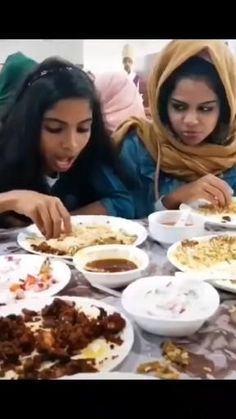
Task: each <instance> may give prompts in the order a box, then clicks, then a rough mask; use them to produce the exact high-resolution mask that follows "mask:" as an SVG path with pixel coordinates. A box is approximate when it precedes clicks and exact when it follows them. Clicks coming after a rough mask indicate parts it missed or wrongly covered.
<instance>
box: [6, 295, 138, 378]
mask: <svg viewBox="0 0 236 419" xmlns="http://www.w3.org/2000/svg"><path fill="white" fill-rule="evenodd" d="M57 298H58V297H57ZM59 298H60V299H62V300H65V301H74V302H75V303H76V307H78V308H79V309H81V310H83V311H84V312H85V313H86V314H87V315H91V316H96V315H97V314H99V311H98V309H97V308H96V307H98V308H103V309H104V310H106V312H107V313H108V314H112V313H114V312H119V311H118V310H116V309H115V308H114V307H112V306H110V305H108V304H106V303H103V302H102V301H98V300H95V299H92V298H84V297H59ZM53 300H54V298H43V299H39V298H37V299H35V300H25V301H24V302H21V303H19V304H14V305H11V306H10V305H8V306H5V307H0V316H7V315H9V314H20V313H21V310H22V309H23V308H27V309H29V310H34V311H39V310H41V309H42V308H43V307H45V306H46V305H48V304H51V303H52V302H53ZM120 314H121V315H122V317H123V318H124V319H125V321H126V326H125V328H124V329H123V331H122V332H121V333H120V337H121V339H122V340H123V343H122V344H121V345H115V344H114V349H113V350H111V349H110V347H109V344H105V346H104V342H105V340H104V339H97V340H96V341H95V342H94V343H93V347H94V345H99V344H101V343H102V347H103V348H105V349H106V350H103V354H101V355H100V356H98V357H97V362H102V363H101V364H99V372H107V371H110V370H113V369H114V368H116V367H117V366H118V365H119V364H120V363H121V362H122V361H123V360H124V359H125V358H126V356H127V355H128V353H129V352H130V350H131V348H132V346H133V342H134V331H133V327H132V324H131V322H130V321H129V320H128V319H127V318H126V317H125V316H124V315H123V313H120ZM100 346H101V345H100ZM90 356H91V355H90ZM114 357H115V358H114ZM105 358H107V359H105ZM68 378H69V377H68ZM70 378H71V377H70ZM73 378H74V379H76V378H80V374H74V375H73Z"/></svg>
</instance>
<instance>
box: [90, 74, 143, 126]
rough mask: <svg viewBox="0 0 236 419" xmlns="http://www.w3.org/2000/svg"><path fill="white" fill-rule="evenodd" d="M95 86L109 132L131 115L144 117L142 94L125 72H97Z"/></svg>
mask: <svg viewBox="0 0 236 419" xmlns="http://www.w3.org/2000/svg"><path fill="white" fill-rule="evenodd" d="M95 86H96V88H97V91H98V93H99V96H100V100H101V103H102V108H103V115H104V118H105V120H106V123H107V128H108V129H109V131H110V132H114V131H115V130H116V128H117V127H118V126H119V125H120V124H121V123H123V122H124V121H126V120H127V119H129V118H130V117H131V116H136V117H141V118H145V112H144V107H143V100H142V96H141V95H140V93H139V92H138V89H137V87H136V86H135V84H134V82H133V81H132V80H131V79H129V78H128V75H127V74H126V73H125V72H123V73H104V74H97V75H96V78H95Z"/></svg>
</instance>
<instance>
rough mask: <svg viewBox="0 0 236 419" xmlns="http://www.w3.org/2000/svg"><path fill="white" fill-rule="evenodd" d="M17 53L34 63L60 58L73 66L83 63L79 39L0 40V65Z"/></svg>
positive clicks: (81, 44)
mask: <svg viewBox="0 0 236 419" xmlns="http://www.w3.org/2000/svg"><path fill="white" fill-rule="evenodd" d="M17 51H21V52H23V53H24V54H26V55H28V56H29V57H31V58H33V59H35V60H36V61H42V60H43V59H45V58H47V57H50V56H61V57H63V58H65V59H67V60H70V61H72V62H73V63H75V64H82V63H83V40H81V39H72V40H70V39H0V63H4V62H5V60H6V58H7V56H8V55H9V54H12V53H14V52H17Z"/></svg>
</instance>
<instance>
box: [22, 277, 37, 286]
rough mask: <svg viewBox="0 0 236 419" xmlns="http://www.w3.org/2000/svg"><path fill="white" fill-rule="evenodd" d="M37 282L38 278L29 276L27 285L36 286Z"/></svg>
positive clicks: (26, 281)
mask: <svg viewBox="0 0 236 419" xmlns="http://www.w3.org/2000/svg"><path fill="white" fill-rule="evenodd" d="M36 282H37V278H35V277H34V276H32V275H27V277H26V280H25V285H34V284H35V283H36Z"/></svg>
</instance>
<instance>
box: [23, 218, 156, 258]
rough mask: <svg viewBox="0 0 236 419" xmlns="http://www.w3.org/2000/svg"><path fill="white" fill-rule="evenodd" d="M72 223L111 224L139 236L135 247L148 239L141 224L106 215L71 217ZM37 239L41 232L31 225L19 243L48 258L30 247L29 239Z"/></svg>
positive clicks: (115, 228) (115, 229)
mask: <svg viewBox="0 0 236 419" xmlns="http://www.w3.org/2000/svg"><path fill="white" fill-rule="evenodd" d="M71 221H72V224H73V225H78V224H85V225H86V224H98V225H104V224H105V225H106V224H109V225H110V226H111V227H112V228H114V231H117V230H120V229H124V230H125V231H126V232H127V233H128V234H135V235H137V240H136V241H135V242H134V243H132V245H133V246H139V245H140V244H142V243H143V242H144V241H145V240H146V238H147V234H148V233H147V230H146V228H145V227H143V226H142V225H141V224H140V223H138V222H135V221H131V220H126V219H125V218H119V217H109V216H106V215H76V216H73V217H71ZM32 236H33V237H35V236H37V237H43V236H42V234H41V233H40V232H39V230H38V228H37V227H36V225H35V224H32V225H30V226H29V227H27V228H25V229H24V230H23V231H22V232H20V233H19V234H18V237H17V242H18V244H19V246H20V247H22V248H23V249H24V250H26V251H27V252H30V253H35V254H39V255H42V254H43V255H44V256H46V255H47V254H46V253H41V252H37V251H36V250H33V249H32V248H31V246H30V243H29V242H28V239H29V238H32ZM48 256H54V257H57V258H62V259H72V257H71V256H57V255H48Z"/></svg>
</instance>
